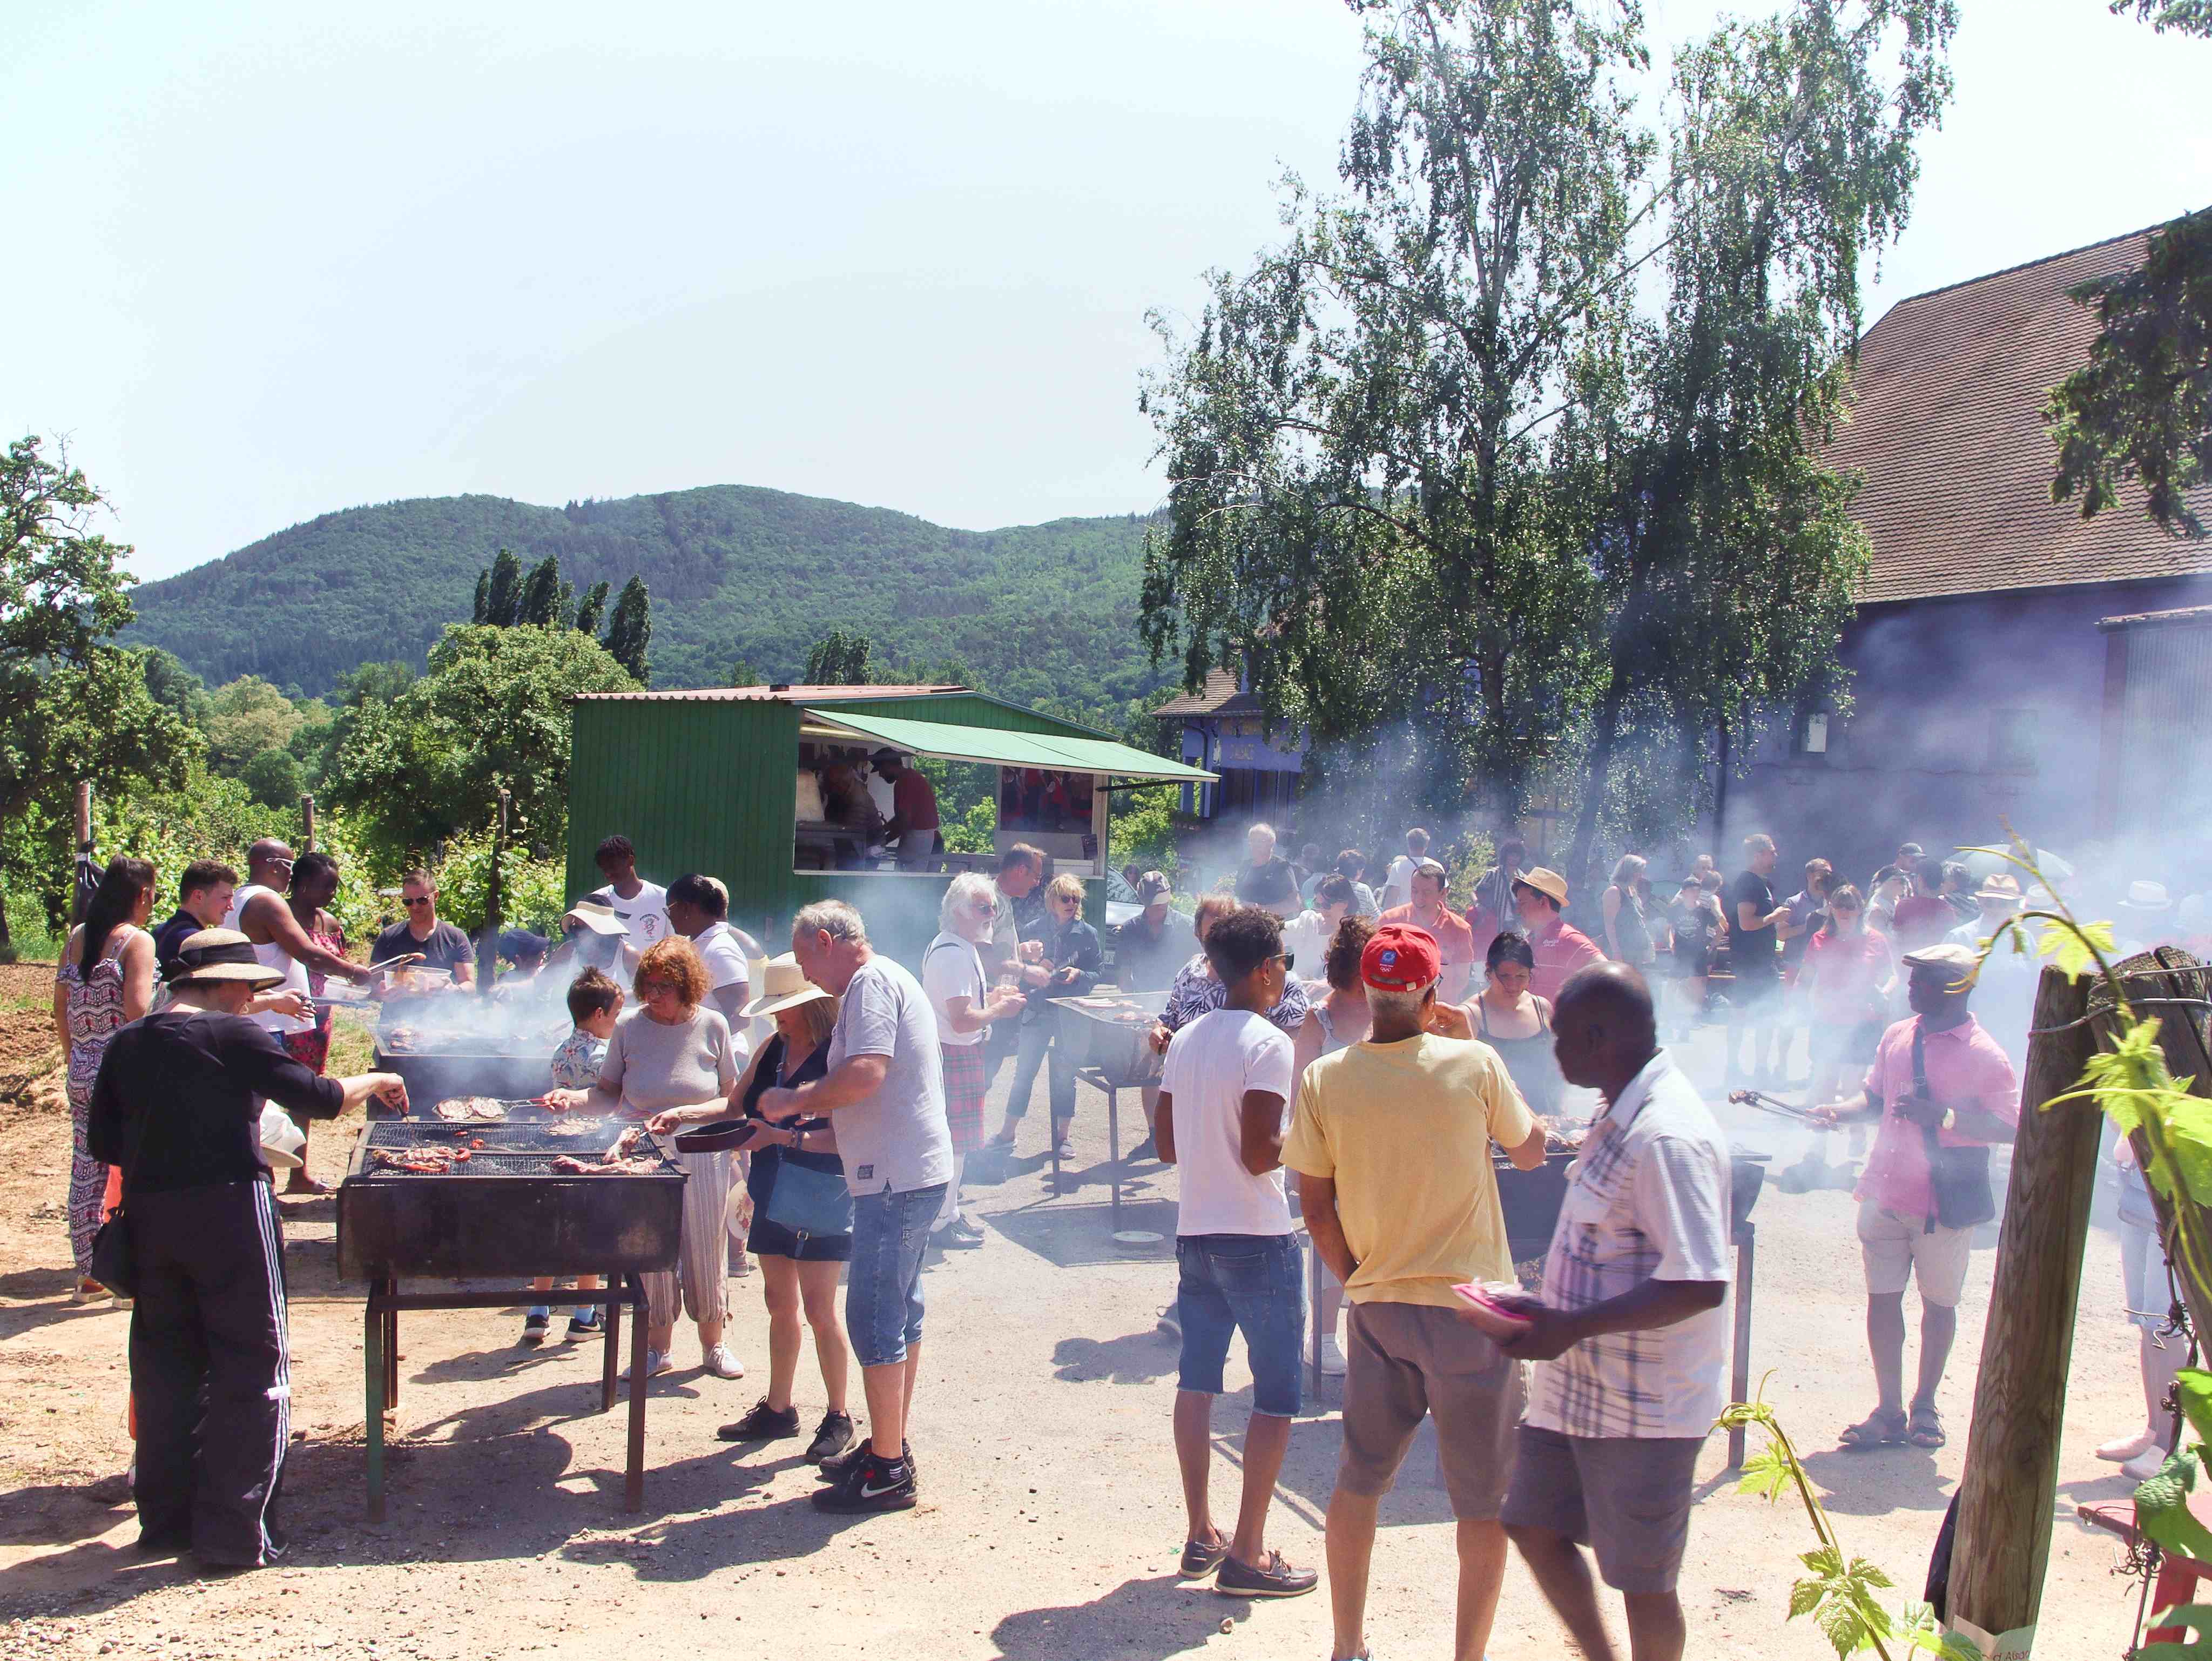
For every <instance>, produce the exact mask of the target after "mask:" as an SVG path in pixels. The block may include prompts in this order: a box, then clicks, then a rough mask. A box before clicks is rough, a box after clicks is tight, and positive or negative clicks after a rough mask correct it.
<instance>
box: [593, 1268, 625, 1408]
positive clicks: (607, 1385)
mask: <svg viewBox="0 0 2212 1661" xmlns="http://www.w3.org/2000/svg"><path fill="white" fill-rule="evenodd" d="M602 1278H603V1279H604V1280H605V1281H606V1283H607V1292H608V1294H609V1295H608V1298H607V1301H606V1303H605V1305H604V1306H603V1307H602V1308H601V1311H600V1313H599V1319H600V1320H601V1321H603V1322H605V1323H606V1329H607V1332H606V1336H605V1337H604V1338H602V1339H601V1340H600V1341H599V1411H600V1412H602V1413H611V1412H613V1411H614V1406H615V1358H616V1357H617V1356H618V1355H620V1354H622V1307H623V1306H622V1276H621V1275H605V1276H603V1277H602Z"/></svg>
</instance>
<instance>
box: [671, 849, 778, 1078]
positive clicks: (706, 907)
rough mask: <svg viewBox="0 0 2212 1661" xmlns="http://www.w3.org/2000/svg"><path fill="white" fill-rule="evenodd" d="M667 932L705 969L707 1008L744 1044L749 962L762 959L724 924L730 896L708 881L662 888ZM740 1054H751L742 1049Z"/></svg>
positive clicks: (756, 947) (689, 877)
mask: <svg viewBox="0 0 2212 1661" xmlns="http://www.w3.org/2000/svg"><path fill="white" fill-rule="evenodd" d="M667 908H668V912H667V915H668V926H669V927H670V928H672V929H674V930H675V931H676V933H678V934H681V935H683V936H684V938H685V939H687V940H690V942H691V945H692V946H693V948H694V949H695V950H696V952H698V953H699V961H700V962H702V963H703V964H706V965H707V1002H708V1007H711V1008H714V1009H719V1010H720V1011H721V1012H722V1019H724V1020H726V1021H727V1022H728V1023H729V1024H730V1031H731V1033H732V1036H734V1037H736V1038H737V1040H738V1043H739V1044H740V1045H744V1033H745V1028H746V1026H747V1025H749V1023H748V1022H747V1021H746V1020H745V1018H744V1007H745V1004H746V1002H747V1001H748V1000H750V998H751V996H752V988H751V985H750V977H751V975H752V970H751V969H750V966H749V959H750V958H759V957H765V956H766V955H767V953H765V952H763V951H762V950H761V949H760V944H759V942H758V941H757V940H753V939H752V938H751V937H750V936H749V935H747V934H743V933H741V932H740V931H739V930H738V929H735V928H732V927H731V926H730V923H729V912H730V893H729V890H727V889H726V888H724V887H723V886H722V885H721V884H720V883H719V882H717V881H716V880H715V879H714V878H712V877H702V876H698V875H696V874H689V873H687V874H686V875H684V876H681V877H678V878H677V879H676V880H675V881H674V882H671V883H670V884H669V885H668V900H667ZM744 1053H746V1054H748V1055H750V1053H751V1050H750V1046H746V1047H745V1052H744Z"/></svg>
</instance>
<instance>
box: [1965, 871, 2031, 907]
mask: <svg viewBox="0 0 2212 1661" xmlns="http://www.w3.org/2000/svg"><path fill="white" fill-rule="evenodd" d="M1974 897H1975V898H1976V899H1978V900H2003V901H2005V902H2006V903H2007V904H2012V905H2018V904H2020V879H2019V878H2018V877H2015V876H2014V875H2013V874H2012V873H2009V872H2007V871H1997V872H1993V873H1990V875H1989V876H1986V877H1984V878H1983V879H1982V885H1981V886H1980V887H1979V888H1978V889H1976V890H1975V891H1974Z"/></svg>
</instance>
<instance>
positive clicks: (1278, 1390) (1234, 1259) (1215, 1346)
mask: <svg viewBox="0 0 2212 1661" xmlns="http://www.w3.org/2000/svg"><path fill="white" fill-rule="evenodd" d="M1176 1265H1177V1267H1178V1268H1179V1269H1180V1270H1181V1284H1180V1285H1179V1286H1178V1287H1177V1288H1176V1319H1177V1320H1178V1321H1180V1322H1181V1323H1182V1360H1181V1363H1180V1367H1179V1372H1178V1376H1177V1378H1176V1385H1177V1387H1178V1388H1179V1389H1182V1390H1195V1391H1198V1392H1199V1393H1200V1394H1202V1395H1206V1396H1218V1395H1220V1394H1221V1365H1222V1363H1223V1362H1224V1361H1226V1360H1228V1359H1229V1341H1230V1339H1231V1337H1233V1336H1234V1335H1236V1334H1237V1332H1239V1331H1241V1332H1243V1335H1244V1355H1245V1359H1246V1360H1248V1361H1249V1362H1250V1364H1251V1367H1252V1410H1253V1411H1254V1412H1255V1413H1264V1414H1267V1415H1269V1416H1270V1417H1271V1418H1277V1419H1288V1418H1291V1417H1293V1416H1294V1415H1296V1414H1297V1410H1298V1402H1299V1399H1300V1398H1299V1395H1298V1383H1299V1380H1298V1349H1299V1348H1300V1345H1301V1344H1302V1342H1304V1337H1305V1329H1306V1299H1305V1289H1306V1277H1305V1272H1304V1259H1303V1257H1302V1256H1301V1255H1300V1253H1299V1250H1298V1241H1297V1236H1296V1235H1295V1234H1185V1235H1182V1236H1181V1237H1180V1238H1177V1240H1176Z"/></svg>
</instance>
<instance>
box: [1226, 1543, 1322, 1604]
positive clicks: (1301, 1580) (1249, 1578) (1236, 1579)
mask: <svg viewBox="0 0 2212 1661" xmlns="http://www.w3.org/2000/svg"><path fill="white" fill-rule="evenodd" d="M1320 1584H1321V1575H1320V1573H1319V1572H1318V1571H1316V1570H1314V1569H1294V1568H1292V1567H1291V1566H1290V1565H1289V1564H1288V1563H1285V1561H1283V1554H1282V1553H1280V1552H1279V1551H1271V1552H1269V1553H1268V1554H1267V1561H1266V1562H1264V1563H1261V1564H1260V1565H1258V1566H1257V1567H1255V1566H1254V1565H1252V1564H1250V1563H1240V1562H1238V1561H1237V1560H1236V1559H1235V1558H1234V1557H1231V1556H1229V1555H1226V1554H1225V1555H1223V1557H1222V1559H1221V1568H1220V1571H1219V1573H1217V1574H1215V1575H1214V1577H1213V1589H1214V1591H1225V1592H1227V1593H1228V1594H1229V1595H1230V1596H1231V1597H1304V1596H1305V1595H1306V1594H1307V1593H1308V1592H1310V1591H1312V1590H1313V1589H1314V1588H1315V1587H1316V1586H1317V1585H1320Z"/></svg>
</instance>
